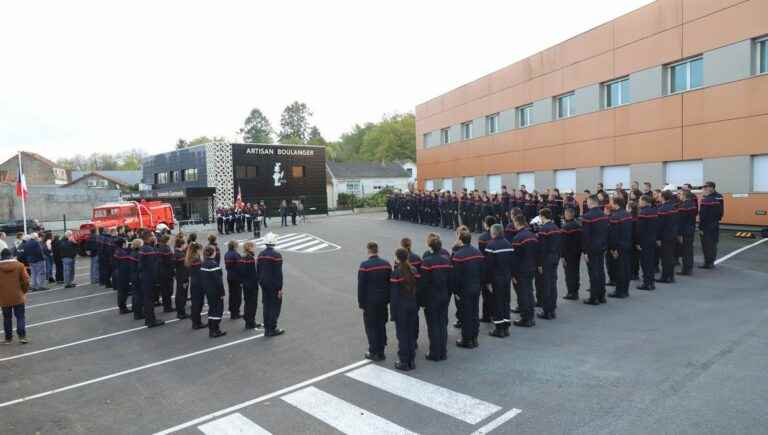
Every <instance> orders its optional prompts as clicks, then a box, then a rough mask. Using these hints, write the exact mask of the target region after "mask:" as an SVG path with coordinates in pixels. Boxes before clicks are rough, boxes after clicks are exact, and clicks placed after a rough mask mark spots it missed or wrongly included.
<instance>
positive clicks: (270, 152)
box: [245, 147, 315, 157]
mask: <svg viewBox="0 0 768 435" xmlns="http://www.w3.org/2000/svg"><path fill="white" fill-rule="evenodd" d="M245 153H246V154H256V155H266V156H275V155H277V156H299V157H300V156H306V157H312V156H314V155H315V150H313V149H290V148H263V147H251V148H248V149H246V150H245Z"/></svg>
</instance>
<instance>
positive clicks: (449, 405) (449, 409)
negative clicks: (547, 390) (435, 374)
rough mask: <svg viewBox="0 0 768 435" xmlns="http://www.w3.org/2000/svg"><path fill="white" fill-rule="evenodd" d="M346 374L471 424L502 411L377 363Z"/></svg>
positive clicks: (489, 404) (494, 406) (499, 408)
mask: <svg viewBox="0 0 768 435" xmlns="http://www.w3.org/2000/svg"><path fill="white" fill-rule="evenodd" d="M347 376H349V377H350V378H352V379H355V380H358V381H360V382H363V383H365V384H368V385H370V386H372V387H376V388H378V389H380V390H384V391H386V392H388V393H390V394H394V395H396V396H400V397H402V398H404V399H408V400H410V401H412V402H416V403H418V404H419V405H423V406H426V407H428V408H432V409H434V410H435V411H438V412H441V413H443V414H446V415H449V416H451V417H453V418H456V419H459V420H462V421H464V422H467V423H469V424H477V423H479V422H481V421H483V420H485V419H486V418H488V417H490V416H491V415H493V414H495V413H497V412H499V411H500V410H501V407H500V406H496V405H494V404H492V403H488V402H485V401H483V400H480V399H476V398H474V397H472V396H468V395H466V394H462V393H457V392H456V391H452V390H449V389H447V388H443V387H440V386H437V385H434V384H430V383H429V382H424V381H421V380H419V379H416V378H414V377H411V376H406V375H401V374H400V373H396V372H394V371H392V370H389V369H385V368H383V367H380V366H377V365H369V366H366V367H363V368H359V369H357V370H355V371H353V372H350V373H347Z"/></svg>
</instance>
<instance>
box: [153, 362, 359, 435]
mask: <svg viewBox="0 0 768 435" xmlns="http://www.w3.org/2000/svg"><path fill="white" fill-rule="evenodd" d="M370 363H371V361H370V360H366V359H364V360H362V361H358V362H356V363H353V364H350V365H348V366H346V367H342V368H340V369H336V370H333V371H330V372H328V373H325V374H322V375H320V376H317V377H315V378H312V379H308V380H306V381H304V382H299V383H298V384H294V385H291V386H290V387H285V388H283V389H281V390H277V391H274V392H272V393H269V394H265V395H263V396H259V397H256V398H254V399H251V400H248V401H246V402H243V403H240V404H238V405H234V406H230V407H229V408H224V409H221V410H219V411H216V412H212V413H210V414H208V415H204V416H202V417H198V418H196V419H194V420H190V421H188V422H186V423H182V424H180V425H178V426H174V427H171V428H168V429H165V430H162V431H160V432H156V433H155V434H154V435H168V434H171V433H174V432H178V431H180V430H182V429H186V428H188V427H192V426H197V425H198V424H200V423H203V422H206V421H208V420H212V419H214V418H217V417H221V416H224V415H227V414H231V413H233V412H235V411H239V410H241V409H243V408H247V407H249V406H251V405H255V404H257V403H261V402H264V401H267V400H270V399H274V398H275V397H280V396H282V395H284V394H288V393H290V392H292V391H296V390H298V389H301V388H304V387H306V386H309V385H312V384H314V383H317V382H320V381H322V380H325V379H328V378H331V377H334V376H336V375H339V374H342V373H345V372H348V371H350V370H354V369H356V368H358V367H361V366H364V365H366V364H370Z"/></svg>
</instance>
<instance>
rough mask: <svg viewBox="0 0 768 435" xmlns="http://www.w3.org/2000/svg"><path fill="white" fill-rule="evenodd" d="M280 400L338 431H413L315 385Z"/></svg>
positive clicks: (378, 434)
mask: <svg viewBox="0 0 768 435" xmlns="http://www.w3.org/2000/svg"><path fill="white" fill-rule="evenodd" d="M369 367H370V366H369ZM282 399H283V400H284V401H286V402H288V403H290V404H291V405H293V406H295V407H297V408H299V409H300V410H302V411H304V412H306V413H307V414H309V415H311V416H313V417H315V418H317V419H318V420H321V421H323V422H324V423H326V424H328V425H330V426H333V427H334V428H336V430H338V431H339V432H342V433H347V434H355V435H383V434H392V435H402V434H414V435H415V434H416V433H415V432H411V431H409V430H408V429H406V428H404V427H402V426H398V425H397V424H395V423H393V422H391V421H389V420H386V419H384V418H381V417H379V416H378V415H376V414H374V413H372V412H370V411H367V410H365V409H363V408H360V407H358V406H355V405H353V404H351V403H349V402H347V401H345V400H342V399H339V398H338V397H336V396H333V395H331V394H328V393H326V392H324V391H322V390H318V389H317V388H315V387H307V388H305V389H303V390H299V391H296V392H294V393H291V394H288V395H286V396H283V397H282Z"/></svg>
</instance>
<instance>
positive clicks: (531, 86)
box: [526, 70, 563, 102]
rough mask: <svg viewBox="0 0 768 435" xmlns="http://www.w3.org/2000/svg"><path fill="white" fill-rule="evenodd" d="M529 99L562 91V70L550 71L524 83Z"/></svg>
mask: <svg viewBox="0 0 768 435" xmlns="http://www.w3.org/2000/svg"><path fill="white" fill-rule="evenodd" d="M526 84H527V85H528V95H529V97H530V101H531V102H533V101H536V100H540V99H542V98H549V97H552V96H553V95H557V94H561V93H563V70H557V71H552V72H551V73H547V74H544V75H543V76H540V77H536V78H535V79H533V80H531V81H529V82H528V83H526Z"/></svg>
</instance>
